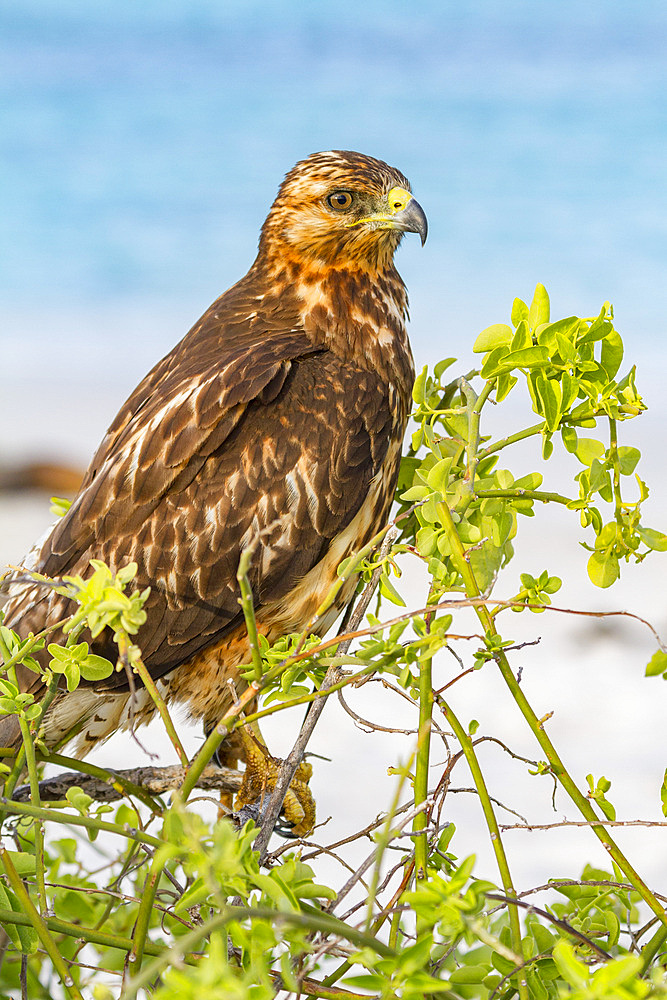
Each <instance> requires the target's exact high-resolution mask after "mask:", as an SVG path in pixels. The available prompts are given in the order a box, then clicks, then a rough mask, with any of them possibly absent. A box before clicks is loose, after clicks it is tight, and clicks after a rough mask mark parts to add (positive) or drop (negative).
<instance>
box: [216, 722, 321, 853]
mask: <svg viewBox="0 0 667 1000" xmlns="http://www.w3.org/2000/svg"><path fill="white" fill-rule="evenodd" d="M237 732H238V734H239V736H240V737H241V739H242V740H243V745H244V759H245V765H246V767H245V773H244V775H243V783H242V785H241V787H240V789H239V792H238V795H237V796H236V801H235V803H234V805H235V807H236V809H241V808H242V807H243V806H246V805H250V804H251V803H254V802H258V801H260V800H261V799H262V798H263V797H264V796H265V795H267V796H268V795H270V794H271V792H272V791H273V789H274V788H275V785H276V782H277V780H278V776H279V774H280V768H281V766H282V763H283V762H282V760H281V759H280V758H279V757H272V756H271V754H270V753H269V751H268V749H267V746H266V744H265V743H264V741H263V739H262V736H261V733H260V732H259V729H258V727H257V726H250V725H248V726H243V727H242V728H241V729H239V730H237ZM312 773H313V769H312V766H311V765H310V764H307V763H305V762H302V763H301V764H299V766H298V768H297V770H296V773H295V775H294V777H293V778H292V782H291V784H290V786H289V788H288V789H287V793H286V795H285V800H284V802H283V808H282V815H283V816H284V817H285V819H286V820H287V824H288V831H289V832H288V836H292V837H305V836H306V835H307V834H309V833H310V831H311V830H312V829H313V827H314V825H315V800H314V799H313V795H312V792H311V790H310V788H309V787H308V782H309V781H310V778H311V776H312ZM278 832H287V831H278Z"/></svg>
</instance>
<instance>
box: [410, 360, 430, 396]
mask: <svg viewBox="0 0 667 1000" xmlns="http://www.w3.org/2000/svg"><path fill="white" fill-rule="evenodd" d="M427 377H428V365H424V367H423V368H422V370H421V371H420V373H419V375H418V376H417V378H416V379H415V384H414V386H413V387H412V398H413V399H414V401H415V403H417V404H418V405H419V403H423V402H424V399H425V397H426V379H427Z"/></svg>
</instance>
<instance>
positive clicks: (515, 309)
mask: <svg viewBox="0 0 667 1000" xmlns="http://www.w3.org/2000/svg"><path fill="white" fill-rule="evenodd" d="M527 319H528V306H527V305H526V303H525V302H524V301H523V299H515V300H514V302H513V303H512V326H513V327H515V328H516V327H517V326H518V325H519V323H520V322H521V321H522V320H527Z"/></svg>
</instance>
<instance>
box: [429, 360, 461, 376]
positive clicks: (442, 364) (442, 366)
mask: <svg viewBox="0 0 667 1000" xmlns="http://www.w3.org/2000/svg"><path fill="white" fill-rule="evenodd" d="M455 361H456V358H443V360H442V361H438V363H437V365H436V366H435V368H434V369H433V374H434V375H435V377H436V378H437V379H439V378H440V376H441V375H443V374H444V372H446V371H447V369H448V368H449V367H450V366H451V365H453V364H454V362H455Z"/></svg>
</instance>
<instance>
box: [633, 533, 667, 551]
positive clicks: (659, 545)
mask: <svg viewBox="0 0 667 1000" xmlns="http://www.w3.org/2000/svg"><path fill="white" fill-rule="evenodd" d="M637 534H638V535H639V537H640V538H641V540H642V542H644V544H645V545H648V547H649V549H653V550H654V551H655V552H667V535H664V534H663V533H662V531H656V530H655V529H654V528H642V527H639V528H637Z"/></svg>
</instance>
